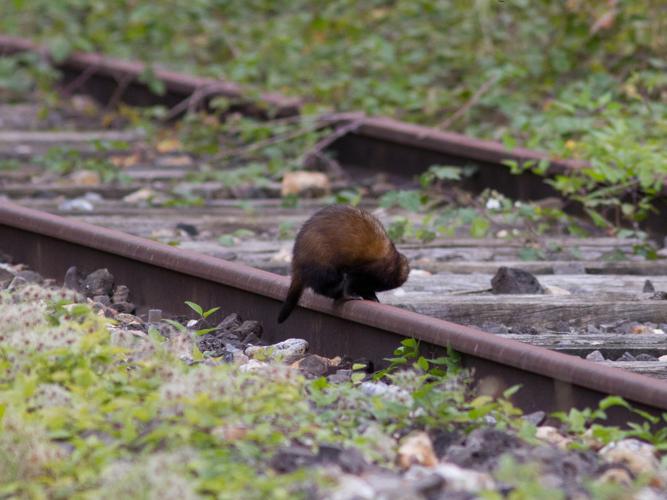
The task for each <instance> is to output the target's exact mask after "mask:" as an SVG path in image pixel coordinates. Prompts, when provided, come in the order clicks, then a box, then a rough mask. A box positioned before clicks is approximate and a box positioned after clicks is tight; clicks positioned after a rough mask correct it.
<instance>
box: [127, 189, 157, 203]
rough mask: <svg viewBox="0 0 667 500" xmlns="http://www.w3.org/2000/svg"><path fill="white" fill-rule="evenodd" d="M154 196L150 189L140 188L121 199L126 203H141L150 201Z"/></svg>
mask: <svg viewBox="0 0 667 500" xmlns="http://www.w3.org/2000/svg"><path fill="white" fill-rule="evenodd" d="M154 196H155V191H153V190H152V189H148V188H141V189H138V190H137V191H134V192H133V193H130V194H128V195H126V196H125V197H123V201H124V202H126V203H141V202H145V201H148V200H150V199H151V198H153V197H154Z"/></svg>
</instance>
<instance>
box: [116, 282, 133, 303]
mask: <svg viewBox="0 0 667 500" xmlns="http://www.w3.org/2000/svg"><path fill="white" fill-rule="evenodd" d="M129 298H130V289H129V288H128V287H126V286H125V285H118V286H117V287H116V289H115V290H114V292H113V297H112V298H111V302H113V303H114V304H120V303H121V302H128V299H129Z"/></svg>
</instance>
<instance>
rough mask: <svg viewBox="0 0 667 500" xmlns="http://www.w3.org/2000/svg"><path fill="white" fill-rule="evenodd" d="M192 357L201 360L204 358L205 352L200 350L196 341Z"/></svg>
mask: <svg viewBox="0 0 667 500" xmlns="http://www.w3.org/2000/svg"><path fill="white" fill-rule="evenodd" d="M192 359H193V360H195V361H201V360H203V359H204V354H203V353H202V352H201V351H200V350H199V346H198V345H197V343H196V342H195V343H194V345H193V346H192Z"/></svg>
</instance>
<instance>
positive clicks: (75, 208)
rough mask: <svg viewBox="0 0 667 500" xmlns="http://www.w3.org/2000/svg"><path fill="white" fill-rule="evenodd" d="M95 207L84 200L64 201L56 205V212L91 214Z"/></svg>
mask: <svg viewBox="0 0 667 500" xmlns="http://www.w3.org/2000/svg"><path fill="white" fill-rule="evenodd" d="M94 209H95V206H94V205H93V204H92V203H91V202H90V201H88V200H86V199H84V198H74V199H73V200H65V201H63V202H62V203H61V204H60V205H58V210H62V211H63V212H92V211H93V210H94Z"/></svg>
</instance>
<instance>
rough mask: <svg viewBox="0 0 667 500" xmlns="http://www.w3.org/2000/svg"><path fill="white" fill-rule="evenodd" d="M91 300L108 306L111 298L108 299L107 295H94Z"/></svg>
mask: <svg viewBox="0 0 667 500" xmlns="http://www.w3.org/2000/svg"><path fill="white" fill-rule="evenodd" d="M93 301H94V302H97V303H98V304H102V305H103V306H104V307H109V306H110V305H111V299H109V297H108V296H107V295H95V296H94V297H93Z"/></svg>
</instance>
